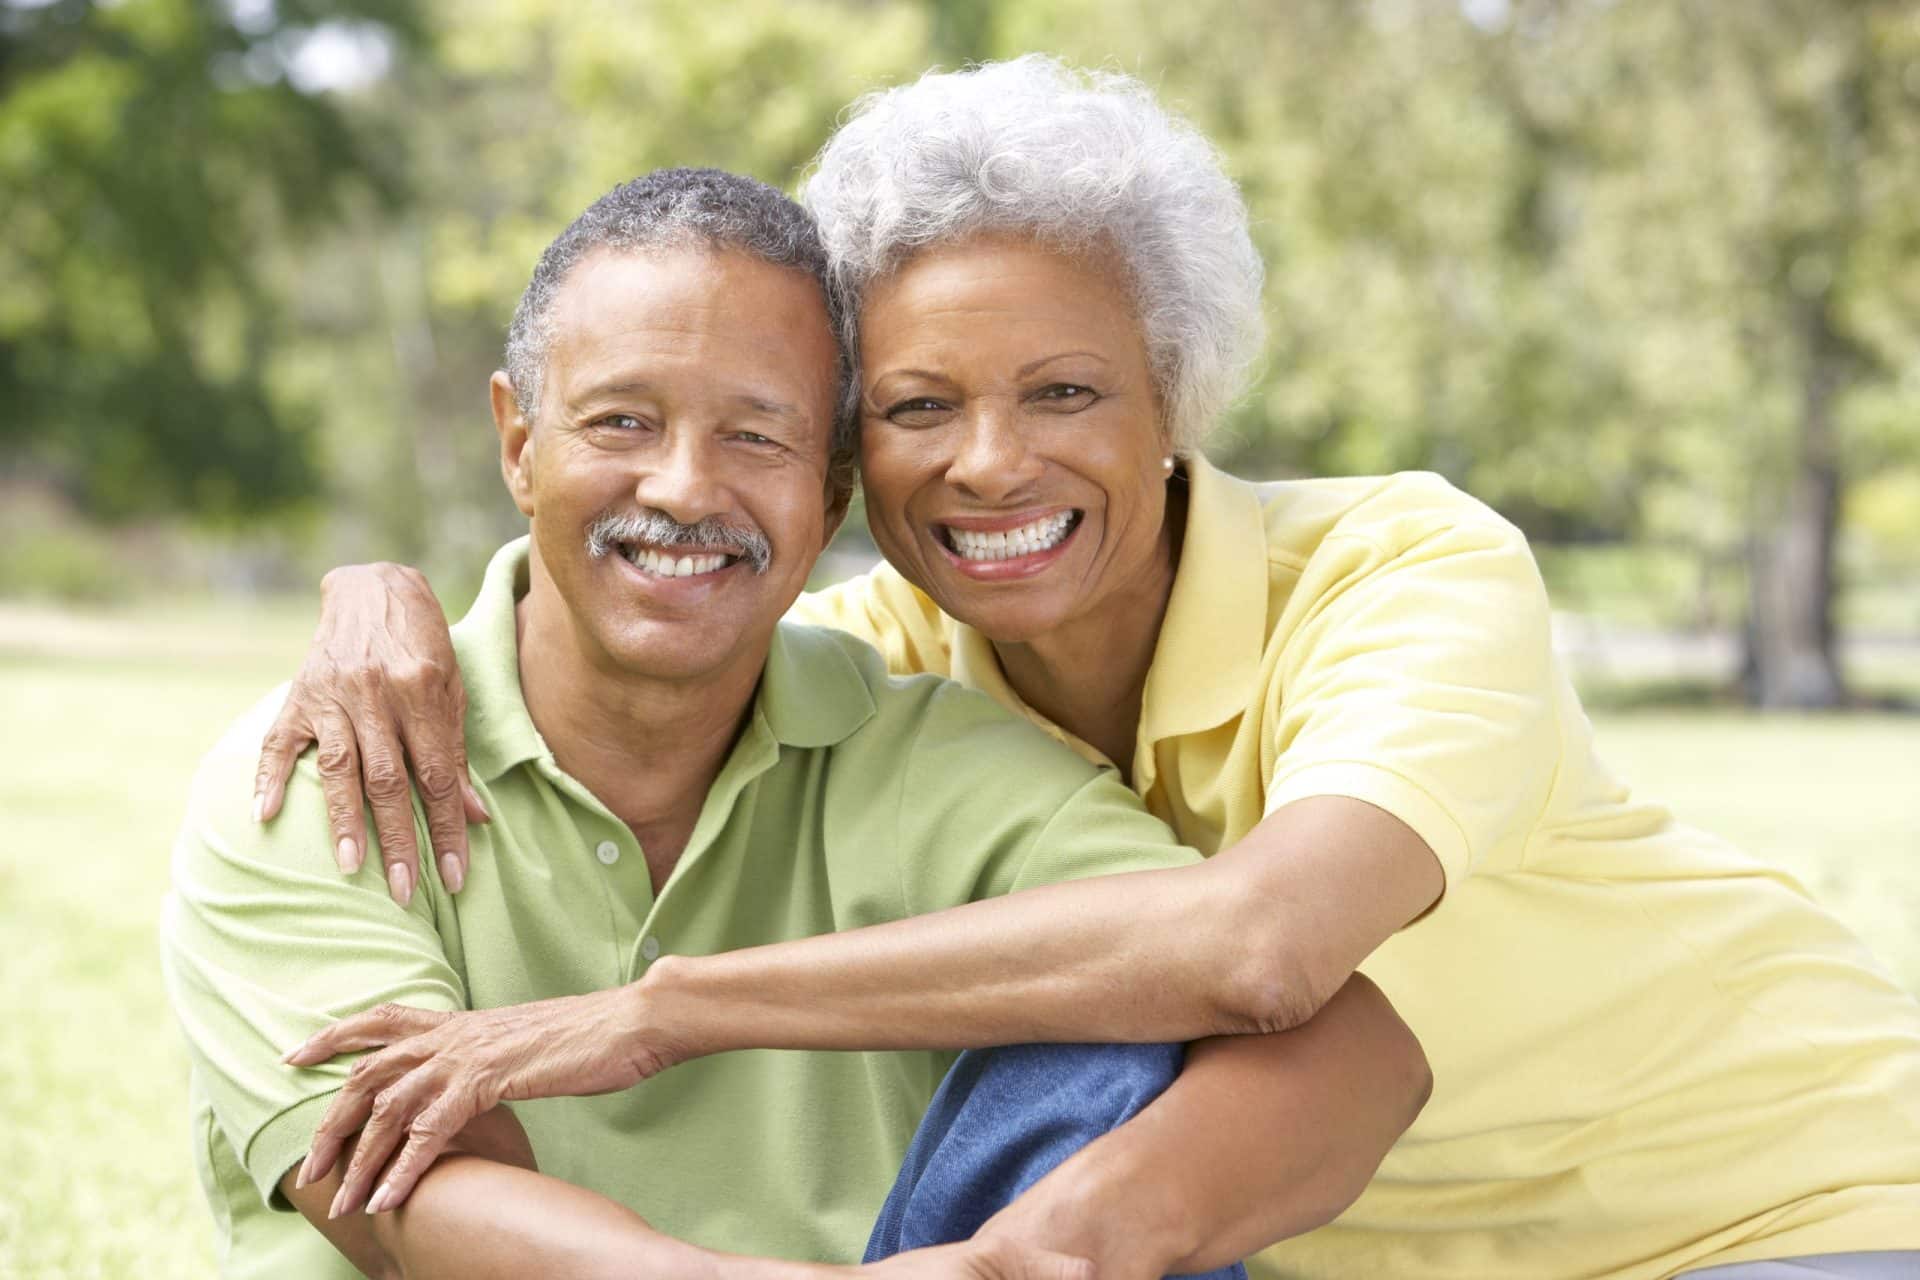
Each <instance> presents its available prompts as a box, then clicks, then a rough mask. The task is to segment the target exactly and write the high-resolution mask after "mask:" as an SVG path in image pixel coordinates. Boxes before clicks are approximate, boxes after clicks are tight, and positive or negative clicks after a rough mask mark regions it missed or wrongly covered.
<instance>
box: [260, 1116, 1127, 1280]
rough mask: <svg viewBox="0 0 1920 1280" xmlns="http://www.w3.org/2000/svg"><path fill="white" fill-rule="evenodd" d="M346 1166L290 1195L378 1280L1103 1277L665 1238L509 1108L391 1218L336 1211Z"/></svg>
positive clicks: (938, 1251) (946, 1253) (988, 1244)
mask: <svg viewBox="0 0 1920 1280" xmlns="http://www.w3.org/2000/svg"><path fill="white" fill-rule="evenodd" d="M339 1184H340V1174H339V1171H338V1170H335V1171H334V1172H332V1173H330V1174H328V1175H327V1176H326V1177H323V1178H319V1179H316V1180H315V1181H313V1182H311V1183H308V1184H307V1185H305V1186H301V1185H300V1184H299V1172H298V1170H295V1171H291V1172H289V1173H288V1174H287V1175H286V1176H285V1177H284V1178H282V1179H281V1181H280V1190H281V1193H282V1194H284V1195H285V1196H286V1197H287V1199H288V1201H289V1202H290V1203H292V1204H293V1206H294V1207H295V1208H296V1209H298V1210H299V1211H300V1213H301V1214H302V1215H303V1216H304V1217H305V1218H306V1219H307V1221H308V1222H310V1223H312V1224H313V1226H314V1228H315V1229H316V1230H318V1231H319V1232H320V1233H321V1234H322V1235H324V1236H325V1237H326V1238H327V1239H328V1241H329V1242H331V1243H332V1244H333V1246H334V1247H335V1248H336V1249H339V1250H340V1252H341V1253H343V1254H345V1255H346V1257H347V1258H348V1260H349V1261H351V1262H352V1263H353V1264H354V1265H355V1266H356V1267H358V1268H360V1270H361V1271H362V1272H363V1273H364V1274H366V1275H368V1276H370V1277H372V1278H373V1280H401V1278H403V1277H404V1278H406V1280H492V1278H493V1277H501V1278H502V1280H506V1278H512V1280H518V1278H520V1277H524V1276H528V1275H555V1276H565V1277H567V1278H568V1280H574V1278H575V1277H584V1278H585V1280H594V1278H595V1277H601V1276H605V1277H623V1278H624V1277H633V1276H646V1277H649V1278H650V1280H652V1278H658V1280H843V1278H844V1277H849V1276H853V1275H856V1274H870V1275H872V1276H874V1277H875V1280H883V1278H884V1280H1094V1273H1093V1270H1092V1268H1091V1267H1090V1266H1089V1265H1088V1263H1087V1261H1086V1260H1085V1259H1083V1258H1078V1257H1069V1256H1066V1255H1063V1254H1058V1253H1051V1252H1048V1251H1046V1250H1044V1249H1041V1248H1037V1247H1034V1246H1031V1245H1028V1244H1026V1243H1025V1242H1024V1241H1019V1240H1016V1239H1014V1238H1012V1237H1011V1236H1006V1237H1000V1238H996V1239H982V1240H976V1241H969V1242H966V1243H963V1244H956V1245H948V1246H944V1247H941V1248H934V1249H921V1250H917V1251H915V1252H913V1253H904V1254H901V1255H899V1256H897V1257H894V1258H889V1259H887V1260H886V1261H885V1262H880V1263H875V1264H873V1265H871V1266H867V1267H861V1268H852V1267H841V1266H829V1265H825V1264H821V1263H808V1262H787V1261H782V1260H779V1259H773V1258H751V1257H746V1256H743V1255H739V1254H727V1253H716V1252H714V1251H712V1250H710V1249H702V1248H699V1247H698V1246H696V1245H691V1244H687V1243H685V1242H683V1241H679V1240H675V1239H673V1238H672V1237H670V1236H666V1235H662V1234H661V1233H660V1232H658V1231H655V1230H654V1229H653V1228H652V1227H650V1226H648V1225H647V1223H646V1221H645V1220H644V1219H643V1218H641V1217H640V1216H639V1215H638V1214H636V1213H634V1212H632V1211H631V1210H629V1209H627V1208H625V1207H624V1206H622V1205H619V1204H616V1203H614V1202H613V1201H611V1200H609V1199H607V1198H606V1197H604V1196H600V1195H596V1194H595V1193H593V1192H591V1191H588V1190H586V1189H584V1188H581V1187H576V1186H573V1185H572V1184H570V1183H566V1182H562V1181H561V1180H559V1179H558V1178H549V1177H546V1176H545V1175H543V1174H541V1173H539V1172H538V1171H537V1170H536V1169H535V1168H534V1161H533V1150H532V1148H531V1147H530V1146H529V1145H528V1143H527V1137H526V1134H525V1132H524V1131H522V1129H521V1128H520V1122H519V1121H517V1120H515V1119H514V1118H513V1113H512V1112H510V1111H508V1110H507V1109H506V1108H505V1107H495V1108H494V1109H493V1110H491V1111H487V1112H484V1113H483V1114H481V1115H480V1116H478V1117H476V1118H475V1119H474V1120H473V1121H472V1122H471V1123H470V1124H468V1126H467V1127H466V1128H465V1129H463V1130H462V1131H461V1132H460V1134H459V1136H458V1137H456V1138H455V1139H454V1141H453V1143H452V1144H451V1145H450V1147H449V1149H448V1152H447V1154H446V1155H445V1156H443V1157H442V1158H441V1159H440V1160H439V1161H438V1162H437V1163H435V1165H434V1166H433V1167H432V1168H431V1169H429V1170H428V1171H427V1173H426V1174H425V1176H423V1177H422V1178H421V1180H420V1183H419V1186H418V1187H417V1188H416V1189H415V1191H414V1194H413V1196H412V1198H411V1199H409V1200H408V1201H407V1203H406V1205H405V1206H404V1207H403V1208H400V1209H397V1210H395V1211H394V1212H392V1213H382V1214H360V1213H346V1214H342V1215H341V1216H339V1217H337V1218H336V1217H329V1216H328V1215H329V1214H330V1213H331V1212H332V1205H333V1201H334V1196H335V1194H336V1192H337V1191H338V1189H339Z"/></svg>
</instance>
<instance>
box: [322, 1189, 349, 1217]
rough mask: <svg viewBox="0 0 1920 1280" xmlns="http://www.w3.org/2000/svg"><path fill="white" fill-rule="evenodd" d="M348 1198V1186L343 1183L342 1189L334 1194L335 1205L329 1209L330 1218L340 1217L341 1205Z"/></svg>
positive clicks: (328, 1215)
mask: <svg viewBox="0 0 1920 1280" xmlns="http://www.w3.org/2000/svg"><path fill="white" fill-rule="evenodd" d="M346 1198H347V1184H346V1183H344V1182H343V1183H341V1184H340V1189H339V1190H338V1191H336V1192H334V1193H333V1203H332V1204H331V1205H329V1206H328V1208H327V1217H328V1218H337V1217H339V1216H340V1205H341V1202H342V1201H344V1200H345V1199H346Z"/></svg>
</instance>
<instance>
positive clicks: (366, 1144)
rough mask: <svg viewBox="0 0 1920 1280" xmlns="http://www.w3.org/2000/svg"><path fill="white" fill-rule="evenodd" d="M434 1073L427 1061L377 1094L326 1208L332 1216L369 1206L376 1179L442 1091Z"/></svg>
mask: <svg viewBox="0 0 1920 1280" xmlns="http://www.w3.org/2000/svg"><path fill="white" fill-rule="evenodd" d="M435 1074H436V1073H435V1072H434V1070H433V1064H432V1063H431V1062H428V1063H425V1064H423V1065H422V1066H420V1067H419V1068H417V1069H416V1070H414V1071H411V1072H409V1073H408V1074H407V1075H406V1076H404V1077H402V1078H401V1079H400V1080H398V1081H395V1082H394V1083H393V1084H390V1085H388V1086H387V1087H386V1088H385V1089H382V1090H381V1091H380V1092H379V1093H378V1094H377V1095H376V1096H375V1097H374V1099H373V1107H372V1109H371V1110H370V1111H368V1113H367V1123H366V1125H365V1126H364V1127H363V1128H362V1129H361V1130H360V1141H359V1142H358V1143H357V1144H355V1146H354V1149H353V1158H352V1159H351V1160H349V1161H347V1171H346V1173H345V1174H344V1175H343V1176H342V1177H341V1180H340V1190H339V1191H338V1192H336V1193H335V1195H334V1197H333V1206H332V1208H330V1209H329V1210H328V1211H327V1216H328V1217H329V1218H337V1217H339V1216H340V1215H341V1214H343V1213H352V1212H354V1211H355V1210H356V1209H360V1208H364V1207H365V1206H366V1203H367V1198H368V1197H369V1196H371V1195H372V1194H373V1186H374V1179H375V1178H376V1177H377V1176H378V1175H379V1173H380V1171H381V1170H382V1169H384V1168H386V1167H387V1162H388V1161H389V1160H391V1159H392V1158H393V1153H394V1152H395V1151H396V1150H398V1149H399V1146H400V1144H401V1143H402V1142H405V1141H406V1139H407V1133H408V1131H409V1130H410V1129H411V1128H412V1127H413V1119H414V1117H415V1116H417V1115H418V1114H419V1113H420V1112H421V1111H422V1110H423V1109H424V1108H425V1106H426V1103H427V1102H428V1101H430V1100H431V1099H432V1098H434V1097H435V1096H436V1095H437V1094H438V1093H439V1089H438V1087H437V1082H436V1080H435V1078H434V1077H435Z"/></svg>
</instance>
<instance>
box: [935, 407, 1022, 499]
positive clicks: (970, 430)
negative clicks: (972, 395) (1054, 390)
mask: <svg viewBox="0 0 1920 1280" xmlns="http://www.w3.org/2000/svg"><path fill="white" fill-rule="evenodd" d="M1021 426H1022V424H1021V422H1020V420H1019V414H1018V413H1017V412H1016V411H1015V409H1014V407H1013V406H1012V405H1010V404H1007V403H1005V402H1002V401H999V400H994V401H982V402H978V403H976V404H974V405H972V406H969V409H968V412H967V415H966V417H965V419H964V421H963V423H962V426H961V433H960V436H959V439H958V441H957V444H956V448H955V451H954V455H953V458H952V460H951V461H950V462H949V463H948V465H947V483H948V484H951V485H952V486H953V487H954V488H956V489H959V490H961V491H963V492H965V493H966V494H968V495H969V496H970V497H973V498H975V499H977V500H978V501H980V502H983V503H988V504H994V505H997V504H1000V503H1004V502H1007V501H1009V500H1010V499H1013V498H1016V497H1018V496H1019V495H1020V493H1021V491H1022V490H1024V489H1026V488H1027V487H1028V486H1030V485H1031V484H1033V482H1034V481H1036V480H1038V479H1039V478H1040V474H1041V472H1043V471H1044V470H1045V469H1046V465H1045V463H1044V462H1043V461H1042V460H1041V458H1040V457H1039V455H1038V454H1036V453H1034V451H1033V449H1032V448H1031V446H1030V443H1029V441H1028V440H1027V438H1026V435H1025V433H1024V432H1023V431H1022V430H1021Z"/></svg>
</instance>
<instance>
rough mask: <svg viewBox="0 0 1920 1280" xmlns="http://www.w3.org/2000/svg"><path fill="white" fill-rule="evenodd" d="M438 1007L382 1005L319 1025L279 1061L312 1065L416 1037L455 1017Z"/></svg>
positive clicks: (301, 1065) (303, 1065)
mask: <svg viewBox="0 0 1920 1280" xmlns="http://www.w3.org/2000/svg"><path fill="white" fill-rule="evenodd" d="M452 1017H453V1015H452V1014H451V1013H445V1012H442V1011H441V1010H438V1009H415V1008H413V1007H412V1006H410V1005H404V1004H383V1005H381V1006H380V1007H379V1008H377V1009H368V1010H367V1011H366V1012H365V1013H356V1014H354V1015H353V1016H352V1017H350V1018H342V1019H341V1020H340V1021H338V1022H335V1023H332V1024H330V1025H328V1026H325V1027H322V1028H320V1030H318V1031H316V1032H314V1033H313V1034H312V1035H311V1036H309V1037H307V1039H306V1040H305V1041H304V1042H303V1043H302V1044H301V1045H300V1046H299V1047H298V1048H295V1049H293V1050H292V1051H290V1052H289V1053H288V1054H287V1055H286V1057H284V1058H282V1059H280V1061H282V1062H284V1063H286V1064H287V1065H288V1066H293V1067H313V1066H318V1065H319V1064H320V1063H322V1062H325V1061H327V1060H328V1059H329V1058H337V1057H339V1056H340V1055H341V1054H343V1053H352V1052H354V1051H356V1050H359V1049H378V1048H382V1047H384V1046H386V1045H390V1044H392V1043H393V1042H394V1041H396V1040H405V1039H406V1038H407V1037H409V1036H417V1035H419V1034H421V1033H422V1032H424V1031H431V1030H433V1029H434V1028H435V1027H438V1026H440V1025H441V1024H443V1023H445V1022H446V1021H447V1020H448V1019H450V1018H452Z"/></svg>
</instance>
